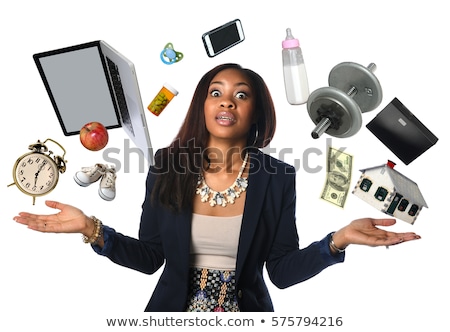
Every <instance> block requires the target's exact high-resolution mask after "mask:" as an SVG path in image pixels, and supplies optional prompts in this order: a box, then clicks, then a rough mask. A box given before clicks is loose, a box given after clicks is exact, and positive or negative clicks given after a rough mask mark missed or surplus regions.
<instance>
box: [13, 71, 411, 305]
mask: <svg viewBox="0 0 450 332" xmlns="http://www.w3.org/2000/svg"><path fill="white" fill-rule="evenodd" d="M274 132H275V111H274V105H273V102H272V99H271V96H270V93H269V91H268V89H267V86H266V85H265V83H264V81H263V79H262V78H261V77H260V76H259V75H258V74H256V73H255V72H253V71H251V70H248V69H243V68H241V67H240V66H238V65H236V64H225V65H220V66H218V67H216V68H214V69H212V70H211V71H209V72H208V73H206V74H205V75H204V76H203V77H202V79H201V80H200V82H199V84H198V86H197V89H196V90H195V93H194V96H193V99H192V102H191V105H190V107H189V110H188V113H187V115H186V119H185V121H184V123H183V125H182V126H181V129H180V131H179V133H178V135H177V137H176V139H175V140H174V141H173V142H172V143H171V144H170V146H169V147H167V148H165V149H162V150H160V151H158V152H157V153H156V156H155V165H154V166H153V167H151V169H150V171H149V173H148V177H147V191H146V197H145V201H144V203H143V210H142V216H141V223H140V230H139V239H134V238H131V237H128V236H125V235H122V234H120V233H118V232H116V231H115V230H114V229H111V228H109V227H107V226H103V225H102V224H101V222H100V221H99V220H98V219H96V218H95V217H94V218H92V217H91V218H89V217H87V216H86V215H85V214H84V213H83V212H82V211H81V210H79V209H77V208H75V207H73V206H70V205H66V204H62V203H59V202H54V201H47V202H46V204H47V205H48V206H49V207H51V208H54V209H58V210H60V212H58V213H56V214H53V215H34V214H30V213H25V212H22V213H20V214H19V215H18V216H16V217H15V218H14V219H15V220H16V221H17V222H19V223H21V224H25V225H28V227H29V228H31V229H33V230H36V231H41V232H56V233H58V232H65V233H75V232H78V233H82V234H83V235H84V238H85V242H87V243H91V244H92V246H93V248H94V250H95V251H96V252H97V253H99V254H101V255H104V256H106V257H108V258H109V259H110V260H112V261H113V262H115V263H117V264H120V265H123V266H126V267H129V268H132V269H135V270H138V271H142V272H144V273H148V274H152V273H154V272H156V271H157V270H158V269H159V268H160V267H161V266H163V265H164V270H163V272H162V274H161V277H160V279H159V281H158V284H157V286H156V288H155V290H154V292H153V295H152V297H151V299H150V301H149V303H148V305H147V307H146V308H145V310H146V311H166V312H168V311H273V310H274V308H273V305H272V301H271V298H270V295H269V293H268V290H267V287H266V285H265V283H264V280H263V272H262V269H263V265H264V264H266V268H267V271H268V275H269V277H270V279H271V281H272V282H273V283H274V284H275V285H276V286H277V287H279V288H285V287H289V286H291V285H294V284H296V283H299V282H302V281H304V280H306V279H308V278H311V277H312V276H314V275H316V274H317V273H319V272H320V271H322V270H323V269H325V268H326V267H328V266H330V265H332V264H335V263H339V262H343V260H344V254H345V253H344V250H345V248H346V247H347V246H348V245H349V244H364V245H369V246H389V245H394V244H398V243H400V242H405V241H409V240H413V239H418V238H420V237H419V236H417V235H416V234H414V233H393V232H387V231H384V230H381V229H379V228H377V226H390V225H393V224H394V223H395V220H393V219H370V218H364V219H358V220H355V221H353V222H351V223H350V224H349V225H347V226H345V227H343V228H342V229H340V230H338V231H337V232H335V233H330V234H328V235H326V236H325V237H324V238H323V239H322V240H320V241H317V242H314V243H312V244H310V245H309V246H308V247H306V248H304V249H299V244H298V235H297V229H296V221H295V205H296V196H295V169H294V168H293V167H292V166H290V165H287V164H285V163H283V162H281V161H279V160H276V159H274V158H272V157H270V156H268V155H266V154H264V153H262V152H261V151H260V150H259V149H258V148H261V147H264V146H266V145H267V144H269V142H270V141H271V139H272V137H273V135H274Z"/></svg>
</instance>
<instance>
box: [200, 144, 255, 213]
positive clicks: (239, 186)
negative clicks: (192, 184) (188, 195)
mask: <svg viewBox="0 0 450 332" xmlns="http://www.w3.org/2000/svg"><path fill="white" fill-rule="evenodd" d="M247 160H248V152H247V153H246V154H245V158H244V162H243V163H242V166H241V168H240V170H239V174H238V176H237V178H236V180H235V181H234V183H233V184H232V185H231V186H230V187H229V188H227V189H225V190H223V191H215V190H212V189H211V188H210V187H209V186H208V185H207V184H206V181H205V177H204V176H203V174H200V175H199V176H198V182H197V190H196V192H195V193H196V194H197V195H200V197H201V200H202V202H207V201H209V205H211V206H216V205H221V206H223V207H226V206H227V204H228V203H230V204H234V200H235V199H236V198H238V197H239V196H240V194H241V193H242V192H244V191H245V190H246V189H247V187H248V180H247V178H243V177H242V173H243V172H244V169H245V166H246V165H247Z"/></svg>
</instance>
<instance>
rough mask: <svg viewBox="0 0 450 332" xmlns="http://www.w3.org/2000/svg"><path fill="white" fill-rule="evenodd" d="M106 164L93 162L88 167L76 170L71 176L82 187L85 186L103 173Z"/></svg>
mask: <svg viewBox="0 0 450 332" xmlns="http://www.w3.org/2000/svg"><path fill="white" fill-rule="evenodd" d="M105 171H106V166H105V165H103V164H95V165H94V166H90V167H82V168H81V171H78V172H76V173H75V175H74V176H73V179H74V180H75V182H76V183H78V184H79V185H80V186H82V187H87V186H89V185H90V184H92V183H94V182H96V181H97V180H98V179H100V178H101V177H102V176H103V174H105Z"/></svg>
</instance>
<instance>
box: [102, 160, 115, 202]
mask: <svg viewBox="0 0 450 332" xmlns="http://www.w3.org/2000/svg"><path fill="white" fill-rule="evenodd" d="M116 177H117V176H116V169H115V168H114V167H113V166H112V167H107V168H106V170H105V172H104V174H103V176H102V179H101V180H100V187H99V188H98V194H99V195H100V197H101V198H103V199H104V200H106V201H112V200H113V199H114V198H115V197H116Z"/></svg>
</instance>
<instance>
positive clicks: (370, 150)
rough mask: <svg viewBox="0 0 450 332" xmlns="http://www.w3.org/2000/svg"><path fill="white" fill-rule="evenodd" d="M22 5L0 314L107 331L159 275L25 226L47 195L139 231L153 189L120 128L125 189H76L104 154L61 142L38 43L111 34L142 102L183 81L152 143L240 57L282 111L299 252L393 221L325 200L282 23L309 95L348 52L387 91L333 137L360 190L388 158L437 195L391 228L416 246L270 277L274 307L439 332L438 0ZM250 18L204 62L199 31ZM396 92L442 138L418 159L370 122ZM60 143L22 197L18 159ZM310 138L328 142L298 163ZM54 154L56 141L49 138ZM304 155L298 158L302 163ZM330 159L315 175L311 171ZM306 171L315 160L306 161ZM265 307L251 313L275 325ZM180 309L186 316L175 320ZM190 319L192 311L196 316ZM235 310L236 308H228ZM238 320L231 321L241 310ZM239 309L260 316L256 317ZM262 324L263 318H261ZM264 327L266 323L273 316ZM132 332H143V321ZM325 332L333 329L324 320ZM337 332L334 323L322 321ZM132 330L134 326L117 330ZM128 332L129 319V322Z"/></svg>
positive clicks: (71, 238) (351, 201)
mask: <svg viewBox="0 0 450 332" xmlns="http://www.w3.org/2000/svg"><path fill="white" fill-rule="evenodd" d="M400 3H401V4H400ZM415 3H418V2H409V3H407V2H395V1H378V2H373V1H370V2H369V1H318V0H315V1H260V2H255V1H234V0H230V1H222V2H220V1H219V2H211V1H179V0H174V1H159V2H149V1H145V2H144V1H132V0H130V1H126V2H125V1H114V0H112V1H111V0H110V1H84V0H80V1H76V2H61V1H49V0H42V1H18V2H11V1H10V2H8V4H7V5H3V6H2V7H3V9H2V15H1V16H2V19H1V20H0V28H1V31H2V51H1V53H0V54H1V55H0V56H1V60H2V75H1V76H2V80H1V83H0V84H1V91H2V98H1V99H2V114H3V116H4V117H5V116H6V119H5V118H4V120H3V121H2V123H3V130H2V133H1V135H2V136H1V138H2V141H3V144H4V145H3V151H4V152H3V155H2V158H1V159H2V162H1V174H2V179H1V182H2V183H3V185H2V186H0V190H1V197H2V205H1V209H0V214H1V223H0V233H1V235H2V240H1V241H0V255H1V259H2V272H1V279H0V280H1V281H0V304H1V308H2V315H1V318H0V325H1V326H5V327H9V328H8V331H19V330H21V331H23V330H25V329H26V328H36V329H39V330H41V329H42V330H44V329H45V330H46V331H59V330H64V331H74V330H79V329H81V328H82V329H84V330H89V331H91V330H92V331H93V330H99V331H107V330H109V329H110V328H108V327H107V326H106V323H105V319H106V318H127V317H128V318H143V317H148V315H147V314H145V315H144V314H143V309H144V307H145V305H146V303H147V301H148V299H149V297H150V295H151V293H152V291H153V288H154V286H155V284H156V282H157V279H158V276H159V273H156V274H155V275H153V276H148V275H144V274H141V273H139V272H135V271H132V270H129V269H126V268H123V267H119V266H116V265H114V264H113V263H111V262H110V261H109V260H108V259H106V258H103V257H100V256H98V255H96V254H95V253H94V252H93V251H92V250H91V249H90V247H89V246H88V245H85V244H83V243H82V241H81V238H80V236H79V235H66V234H63V235H55V234H41V233H36V232H33V231H30V230H28V229H27V228H26V227H24V226H22V225H19V224H16V223H15V222H13V220H12V218H13V216H14V215H16V214H17V213H18V212H19V211H31V212H37V213H51V212H52V211H50V209H48V208H47V207H45V205H44V200H45V198H49V199H54V200H60V201H62V202H66V203H70V204H73V205H76V206H78V207H80V208H81V209H83V210H84V211H85V212H86V213H87V214H92V215H95V216H97V217H98V218H100V219H101V220H103V222H104V223H105V224H108V225H110V226H112V227H114V228H115V229H116V230H118V231H120V232H122V233H124V234H127V235H131V236H136V235H137V232H138V223H139V217H140V211H141V203H142V200H143V195H144V184H145V177H146V173H145V171H142V169H140V166H143V165H140V162H139V159H138V157H137V155H136V154H128V155H127V154H126V151H124V144H125V143H124V142H125V139H126V136H125V134H124V133H123V131H121V130H120V129H114V130H110V132H109V134H110V141H109V144H108V146H107V148H114V147H116V148H119V149H120V154H116V155H112V157H114V158H116V159H118V160H121V162H122V165H124V164H123V162H124V161H125V160H128V161H129V170H128V172H125V171H124V168H122V169H121V170H120V171H119V173H118V179H117V197H116V199H115V200H114V201H112V202H106V201H103V200H102V199H101V198H100V197H99V196H98V194H97V185H96V184H95V185H93V186H91V187H87V188H82V187H79V186H78V185H77V184H76V183H75V182H74V181H73V179H72V176H73V174H74V173H75V172H76V171H78V170H79V169H80V168H81V167H82V166H90V165H93V164H94V163H96V162H102V161H103V155H102V152H90V151H88V150H86V149H84V148H83V147H82V146H81V144H80V143H79V140H78V136H71V137H65V136H64V135H63V133H62V130H61V129H60V126H59V123H58V121H57V118H56V116H55V113H54V111H53V108H52V105H51V103H50V100H49V98H48V95H47V93H46V91H45V88H44V86H43V84H42V81H41V79H40V76H39V74H38V71H37V69H36V66H35V64H34V62H33V58H32V55H33V54H34V53H38V52H42V51H47V50H52V49H56V48H60V47H65V46H71V45H75V44H79V43H84V42H88V41H93V40H98V39H103V40H105V41H106V42H108V43H109V44H111V45H112V46H113V47H115V48H117V49H118V50H120V51H121V52H122V53H123V54H125V55H126V56H127V57H129V58H130V59H131V60H132V61H133V62H134V63H135V65H136V69H137V73H138V79H139V83H140V88H141V94H142V100H143V104H144V106H145V107H146V106H147V105H148V104H149V103H150V101H151V99H152V98H153V96H154V95H155V94H156V93H157V92H158V91H159V89H160V87H161V85H162V84H163V83H164V82H166V81H167V82H170V84H171V85H173V86H174V87H176V88H177V89H178V91H179V92H180V93H179V95H178V96H177V97H175V99H174V100H173V101H172V103H171V104H170V105H169V106H168V108H166V110H164V112H163V113H162V114H161V115H160V116H159V117H156V116H154V115H153V114H151V113H150V112H148V113H147V122H148V125H149V128H150V135H151V139H152V143H153V146H154V148H155V149H158V148H161V147H164V146H166V145H167V144H169V143H170V141H171V139H172V138H173V137H174V135H175V134H176V133H177V131H178V129H179V126H180V124H181V121H182V120H183V118H184V116H185V114H186V110H187V108H188V105H189V103H190V100H191V97H192V93H193V91H194V88H195V86H196V84H197V82H198V81H199V79H200V77H201V76H202V75H203V74H204V73H205V72H206V71H207V70H209V69H211V68H212V67H214V66H215V65H217V64H220V63H224V62H237V63H240V64H241V65H243V66H245V67H248V68H251V69H253V70H255V71H256V72H258V73H259V74H260V75H261V76H262V77H263V78H264V79H265V81H266V83H267V85H268V86H269V88H270V90H271V92H272V96H273V99H274V101H275V105H276V110H277V120H278V126H277V132H276V135H275V138H274V140H273V142H272V144H271V147H272V148H275V149H276V151H277V152H275V153H272V155H274V156H276V157H278V152H279V151H280V150H281V149H283V148H290V149H292V150H291V151H292V153H290V154H287V155H285V156H284V157H283V160H285V161H287V162H289V163H295V162H296V163H297V165H300V167H299V170H298V173H297V190H298V203H297V217H298V218H297V224H298V231H299V235H300V244H301V246H302V247H304V246H306V245H308V244H309V243H310V242H312V241H315V240H319V239H321V238H322V237H323V236H325V235H326V234H327V233H328V232H330V231H333V230H337V229H339V228H340V227H342V226H344V225H346V224H347V223H348V222H350V221H351V220H353V219H355V218H359V217H365V216H370V217H384V216H385V215H384V214H382V213H381V212H379V211H378V210H376V209H375V208H372V207H371V206H370V205H368V204H367V203H365V202H364V201H362V200H360V199H359V198H357V197H356V196H354V195H352V194H349V196H348V200H347V204H346V205H345V208H344V209H340V208H338V207H335V206H332V205H330V204H328V203H326V202H325V201H322V200H321V199H320V198H319V196H320V193H321V190H322V187H323V185H324V183H325V162H326V159H325V155H326V138H329V137H330V136H328V135H326V134H325V135H323V136H322V137H321V138H320V139H318V140H313V139H312V138H311V136H310V132H311V130H312V129H313V127H314V125H313V123H312V121H311V120H310V118H309V116H308V113H307V109H306V105H301V106H291V105H289V104H288V103H287V101H286V98H285V95H284V85H283V73H282V66H281V42H282V40H283V39H284V37H285V30H286V28H288V27H290V28H291V29H292V33H293V35H294V36H295V37H296V38H298V39H299V40H300V45H301V47H302V49H303V54H304V58H305V63H306V68H307V73H308V77H309V84H310V90H311V91H313V90H315V89H317V88H319V87H323V86H326V85H327V84H328V74H329V71H330V69H331V68H332V67H333V66H334V65H336V64H338V63H340V62H343V61H352V62H357V63H360V64H363V65H368V64H369V63H370V62H374V63H376V65H377V71H376V72H375V74H376V75H377V77H378V79H379V80H380V82H381V85H382V87H383V101H382V103H381V105H380V106H379V107H378V108H377V109H376V110H374V111H372V112H369V113H366V114H364V115H363V127H362V128H361V130H360V131H359V132H358V133H357V134H356V135H355V136H353V137H351V138H345V139H337V138H333V139H332V146H334V147H336V148H340V147H345V148H346V152H348V153H350V154H352V155H353V156H354V168H353V178H352V182H353V183H352V187H353V186H354V183H355V182H356V180H357V178H358V177H359V175H360V172H359V170H360V169H362V168H366V167H371V166H377V165H381V164H383V163H385V162H386V161H387V159H391V160H393V161H395V162H396V163H397V166H396V169H397V170H398V171H399V172H401V173H402V174H404V175H405V176H407V177H409V178H410V179H412V180H413V181H415V182H417V184H418V185H419V188H420V189H421V191H422V194H423V195H424V197H425V200H426V201H427V204H428V206H429V208H428V209H426V208H425V209H424V210H423V211H422V213H421V215H420V216H419V218H418V220H417V221H416V223H415V224H414V225H410V224H408V223H405V222H403V221H401V220H398V222H397V224H396V225H395V226H393V227H391V228H392V230H394V231H399V232H403V231H414V232H416V233H418V234H420V235H421V236H422V239H421V240H419V241H414V242H411V243H405V244H402V245H399V246H394V247H391V248H390V249H389V250H386V249H385V248H384V247H381V248H368V247H361V246H351V247H349V248H348V249H347V256H346V261H345V263H344V264H339V265H335V266H332V267H330V268H329V269H327V270H325V271H323V272H322V273H321V274H319V275H318V276H316V277H314V278H313V279H311V280H309V281H307V282H304V283H302V284H299V285H296V286H293V287H291V288H289V289H287V290H279V289H276V288H275V287H274V286H273V285H272V284H271V283H270V281H269V280H268V279H267V283H268V285H269V288H270V292H271V295H272V299H273V302H274V306H275V315H278V316H310V317H315V316H324V317H338V316H341V317H342V318H343V321H344V325H343V326H342V327H341V328H339V330H341V331H360V330H364V331H377V330H380V329H383V330H388V331H392V330H394V329H402V330H407V329H409V328H415V329H417V330H420V329H426V328H428V329H429V330H433V328H434V330H439V327H440V326H442V325H444V324H446V323H447V319H446V317H445V315H446V314H447V313H448V312H447V310H445V307H446V303H447V299H448V297H449V295H450V292H449V287H448V280H450V273H449V269H448V259H447V252H448V248H449V233H450V228H449V223H448V222H449V220H448V207H446V204H448V182H447V181H446V180H447V177H448V175H447V170H446V166H445V165H446V164H447V162H448V161H447V160H448V157H447V153H448V143H449V142H448V141H449V135H448V123H449V115H448V111H449V110H448V107H449V106H448V105H449V103H448V77H449V74H450V71H449V67H448V59H449V57H450V54H449V48H448V31H450V24H449V23H448V22H449V21H448V15H447V13H448V12H447V10H446V8H447V6H445V5H444V2H443V1H441V2H440V1H434V0H429V1H425V2H420V3H421V4H420V5H416V4H415ZM235 18H239V19H241V21H242V24H243V28H244V32H245V36H246V39H245V41H244V42H243V43H241V44H239V45H237V46H235V47H234V48H232V49H230V50H228V51H226V52H225V53H222V54H221V55H219V56H217V57H215V58H208V57H207V55H206V53H205V50H204V47H203V45H202V41H201V35H202V34H203V33H204V32H206V31H208V30H210V29H212V28H215V27H217V26H219V25H221V24H223V23H225V22H228V21H230V20H232V19H235ZM168 42H172V43H173V45H174V48H175V50H176V51H179V52H183V53H184V59H183V60H182V61H181V62H179V63H176V64H173V65H170V66H168V65H165V64H163V63H162V62H161V60H160V59H159V54H160V52H161V50H162V49H163V47H164V45H165V44H166V43H168ZM394 97H397V98H399V99H400V101H402V102H403V103H404V104H405V105H406V106H407V107H408V108H409V109H410V110H411V111H412V112H413V113H414V114H415V115H416V116H417V117H418V118H419V119H420V120H421V121H422V122H423V123H424V124H425V125H426V126H427V127H428V128H429V129H430V130H431V131H432V132H433V133H434V134H435V135H436V136H437V137H438V138H439V141H438V143H437V144H436V145H435V146H434V147H432V148H431V149H430V150H428V151H427V152H425V153H424V154H423V155H422V156H420V157H419V158H418V159H417V160H415V161H413V162H412V163H411V164H410V165H408V166H406V165H404V164H403V163H402V162H401V161H400V160H398V158H397V157H396V156H395V155H393V154H392V153H391V152H390V151H389V150H388V149H387V148H386V147H385V146H384V145H383V144H382V143H381V142H379V141H378V140H377V139H376V138H375V137H374V136H373V135H372V134H371V133H370V132H369V131H368V130H367V129H366V128H365V124H367V122H369V121H370V120H371V119H372V118H373V117H374V116H375V115H376V114H377V113H378V112H379V111H381V109H382V108H383V107H384V106H385V105H387V104H388V103H389V102H390V101H391V100H392V99H393V98H394ZM46 138H52V139H54V140H56V141H58V142H59V143H61V144H62V145H63V146H64V147H65V149H66V150H67V155H66V159H67V160H68V164H67V172H66V173H65V174H62V175H61V177H60V182H59V183H58V186H57V188H56V189H55V190H54V191H53V192H52V193H50V194H49V195H47V196H46V197H45V198H44V197H41V198H37V200H36V205H34V206H33V205H32V199H31V197H28V196H25V195H23V194H22V193H21V192H20V191H19V190H18V189H17V188H15V187H14V186H12V187H8V188H7V185H8V184H10V183H11V182H12V173H11V170H12V166H13V164H14V162H15V161H16V159H17V158H18V157H19V156H20V155H22V154H24V153H26V152H27V151H28V150H27V147H28V145H29V144H31V143H33V142H35V141H36V140H37V139H40V140H45V139H46ZM308 148H316V149H320V151H321V152H322V153H323V154H322V155H316V154H311V155H310V157H309V158H308V160H303V159H302V158H303V153H304V151H305V150H307V149H308ZM54 150H55V152H56V151H58V149H57V148H54ZM299 162H300V164H298V163H299ZM305 162H307V163H308V164H307V166H308V167H309V168H314V167H318V166H320V167H322V170H321V171H320V172H317V173H308V172H307V171H305V167H304V163H305ZM306 168H307V167H306ZM272 316H274V315H272V314H264V315H261V316H260V315H256V314H255V316H254V317H263V318H265V319H266V320H267V321H270V320H271V317H272ZM179 317H186V316H183V315H180V316H179ZM187 317H193V316H187ZM228 317H230V316H228ZM233 317H234V316H233ZM236 317H247V318H249V317H252V315H251V314H247V315H236ZM257 323H258V324H259V321H258V322H257ZM258 324H257V327H258V328H259V327H263V326H270V325H268V324H269V323H268V322H266V323H265V325H264V324H259V325H258ZM135 329H137V328H135ZM322 329H324V328H323V327H322ZM329 329H338V328H337V327H329ZM124 330H125V329H124ZM131 330H134V329H132V328H131Z"/></svg>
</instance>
